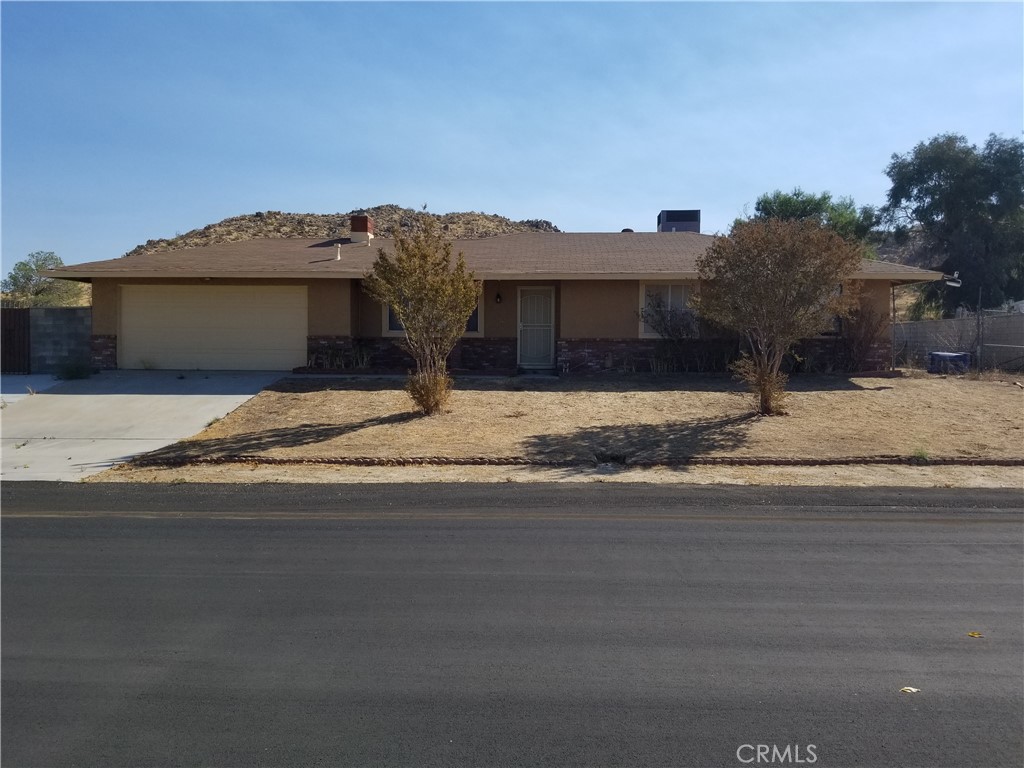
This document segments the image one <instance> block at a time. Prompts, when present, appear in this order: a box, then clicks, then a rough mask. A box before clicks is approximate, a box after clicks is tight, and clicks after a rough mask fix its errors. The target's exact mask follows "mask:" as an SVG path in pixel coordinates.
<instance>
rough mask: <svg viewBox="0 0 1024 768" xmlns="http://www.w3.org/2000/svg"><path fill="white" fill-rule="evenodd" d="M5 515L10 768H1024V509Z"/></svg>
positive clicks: (136, 510)
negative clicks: (404, 767)
mask: <svg viewBox="0 0 1024 768" xmlns="http://www.w3.org/2000/svg"><path fill="white" fill-rule="evenodd" d="M0 493H2V501H3V519H2V535H3V540H2V576H3V581H2V607H0V610H2V621H3V625H2V632H3V635H2V654H3V659H2V661H3V665H2V744H0V746H2V759H3V765H4V766H5V768H8V767H10V766H29V765H37V766H70V765H103V766H120V765H124V766H128V765H131V766H141V765H154V766H164V765H188V766H199V765H202V766H262V765H274V766H299V765H303V766H305V765H323V766H385V765H407V766H434V765H444V766H492V765H494V766H499V765H500V766H521V765H538V766H570V765H580V766H582V765H587V766H613V765H614V766H742V765H745V764H746V765H767V764H769V760H768V759H769V758H771V757H773V755H772V753H771V751H770V748H771V747H772V746H774V747H776V750H777V751H776V753H775V755H774V757H776V758H779V759H775V760H774V762H772V763H771V764H775V765H785V764H788V765H797V764H803V765H808V764H813V765H816V766H828V767H831V766H854V765H857V766H861V765H864V766H897V765H899V766H985V767H986V768H987V767H988V766H1003V765H1005V766H1020V765H1021V764H1022V763H1024V740H1022V722H1024V693H1022V690H1024V669H1022V666H1024V661H1022V660H1024V637H1022V635H1024V629H1022V627H1024V540H1022V509H1021V507H1022V499H1021V493H1020V492H1010V493H1008V492H999V491H938V490H926V491H910V490H905V491H904V490H899V489H888V490H887V489H883V490H868V491H858V490H855V489H829V490H825V489H763V488H761V489H759V488H753V489H751V488H709V487H688V488H670V487H669V488H666V487H660V488H659V487H656V488H650V487H635V486H634V487H631V486H626V487H612V486H602V485H587V486H576V487H572V486H568V487H567V486H564V485H562V486H558V487H551V486H547V487H545V486H540V487H537V486H530V487H524V486H408V487H401V486H391V487H374V486H358V487H356V486H298V487H296V486H230V487H223V486H202V487H197V486H124V485H119V486H98V485H76V484H69V485H59V484H36V483H17V484H6V485H4V486H3V488H2V489H0ZM968 632H980V633H981V634H982V635H983V637H979V638H972V637H969V636H968V634H967V633H968ZM904 686H912V687H914V688H918V689H920V691H919V692H918V693H900V689H901V688H903V687H904ZM744 745H749V747H745V746H744ZM758 745H766V749H767V750H768V751H766V752H763V753H762V754H764V755H765V759H762V760H760V761H758V760H757V759H756V757H757V754H758V753H757V748H758ZM787 747H788V748H789V751H788V753H786V752H785V751H784V750H785V749H786V748H787ZM737 750H739V754H737ZM787 755H788V757H789V760H788V761H785V760H783V759H781V758H784V757H786V756H787ZM740 758H742V759H743V760H742V761H741V759H740ZM812 758H813V759H812ZM744 761H749V762H744Z"/></svg>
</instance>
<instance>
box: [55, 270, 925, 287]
mask: <svg viewBox="0 0 1024 768" xmlns="http://www.w3.org/2000/svg"><path fill="white" fill-rule="evenodd" d="M42 274H43V275H45V276H46V277H56V278H60V279H61V280H77V281H79V282H83V283H91V282H92V281H93V280H95V279H98V278H99V279H107V280H125V279H141V280H346V279H347V280H359V279H362V278H363V277H365V273H363V272H357V271H351V270H349V271H344V270H338V271H335V272H304V271H298V270H297V271H288V272H285V271H281V272H277V271H275V272H266V271H245V272H240V271H222V270H221V271H219V270H210V271H203V272H200V271H198V270H194V271H191V272H187V273H184V272H183V273H180V274H172V273H168V272H167V271H166V270H141V269H131V270H127V269H126V270H102V271H96V272H91V273H89V274H83V273H81V272H76V271H72V270H67V269H48V270H45V271H44V272H43V273H42ZM475 276H476V278H477V279H478V280H524V281H525V280H534V281H535V280H698V279H700V276H699V275H698V274H697V273H696V272H589V273H588V272H476V273H475ZM942 277H943V275H942V273H941V272H918V273H915V274H913V275H908V274H907V273H906V272H897V271H893V272H874V271H871V272H863V271H860V272H856V273H855V274H854V275H853V279H854V280H884V281H887V282H890V283H892V284H894V285H911V284H914V283H930V282H935V281H938V280H941V279H942Z"/></svg>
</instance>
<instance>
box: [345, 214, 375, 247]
mask: <svg viewBox="0 0 1024 768" xmlns="http://www.w3.org/2000/svg"><path fill="white" fill-rule="evenodd" d="M350 228H351V230H352V234H351V236H350V239H351V240H352V242H353V243H366V244H367V245H369V244H370V241H371V240H373V219H371V218H370V217H369V216H367V215H366V214H365V213H356V214H353V215H352V217H351V218H350Z"/></svg>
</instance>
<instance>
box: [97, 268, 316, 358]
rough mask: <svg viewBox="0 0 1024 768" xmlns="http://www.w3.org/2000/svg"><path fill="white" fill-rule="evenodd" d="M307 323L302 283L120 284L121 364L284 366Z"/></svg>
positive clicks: (299, 351)
mask: <svg viewBox="0 0 1024 768" xmlns="http://www.w3.org/2000/svg"><path fill="white" fill-rule="evenodd" d="M306 328H307V320H306V288H305V286H248V285H244V286H243V285H209V286H208V285H123V286H121V318H120V333H119V334H118V351H117V352H118V353H117V359H118V366H119V367H121V368H164V369H167V368H171V369H176V368H181V369H190V370H194V369H197V368H198V369H202V370H249V371H254V370H268V371H279V370H287V369H291V368H295V367H296V366H300V365H305V364H306Z"/></svg>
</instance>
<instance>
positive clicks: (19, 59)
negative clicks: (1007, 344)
mask: <svg viewBox="0 0 1024 768" xmlns="http://www.w3.org/2000/svg"><path fill="white" fill-rule="evenodd" d="M0 13H2V91H0V96H2V105H0V106H2V117H0V120H2V125H0V128H2V136H0V142H2V144H0V148H2V171H0V173H2V177H0V181H2V227H3V229H2V251H3V272H4V274H6V273H7V271H8V270H9V269H10V267H11V265H13V263H14V262H16V261H18V260H20V259H22V258H24V257H25V255H27V254H28V253H29V252H31V251H35V250H52V251H56V252H57V253H58V254H59V255H60V256H61V257H62V258H63V259H64V261H65V262H66V263H78V262H82V261H91V260H95V259H104V258H113V257H116V256H120V255H121V254H122V253H124V252H125V251H127V250H130V249H131V248H133V247H134V246H135V245H137V244H138V243H140V242H144V241H145V240H147V239H149V238H157V237H170V236H174V235H175V234H176V233H184V232H186V231H188V230H190V229H194V228H196V227H201V226H204V225H206V224H210V223H213V222H216V221H219V220H221V219H223V218H226V217H228V216H234V215H238V214H243V213H252V212H255V211H262V210H282V211H292V212H303V213H306V212H312V213H333V212H339V211H341V212H344V211H348V210H351V209H353V208H358V207H365V206H372V205H378V204H382V203H398V204H400V205H406V206H411V207H419V206H421V205H423V204H424V203H427V204H428V205H429V208H430V210H432V211H434V212H437V213H444V212H447V211H469V210H472V211H483V212H486V213H500V214H502V215H505V216H509V217H511V218H513V219H521V218H545V219H550V220H551V221H553V222H554V223H555V224H557V225H558V226H559V227H561V228H562V229H563V230H566V231H576V232H588V231H618V230H620V229H622V228H623V227H632V228H633V229H636V230H637V231H649V230H653V229H654V226H655V217H656V215H657V213H658V211H660V210H661V209H663V208H700V209H701V210H702V212H703V213H702V224H703V230H704V231H705V232H715V231H724V230H726V229H728V226H729V224H730V223H731V221H732V220H733V219H734V218H735V217H736V216H737V215H740V214H742V213H743V211H744V206H748V208H750V209H752V206H753V202H754V200H755V199H756V198H757V196H758V195H760V194H762V193H763V192H768V191H771V190H773V189H776V188H779V189H784V190H788V189H792V188H793V187H794V186H801V187H802V188H804V189H805V190H808V191H813V192H819V191H823V190H829V191H831V192H832V193H833V194H834V195H850V196H852V197H853V198H854V199H855V200H856V202H857V203H858V204H863V203H874V204H878V203H881V202H882V201H883V198H884V195H885V192H886V190H887V189H888V179H887V178H886V176H885V175H884V173H883V170H884V168H885V166H886V164H887V163H888V161H889V158H890V155H891V154H892V153H893V152H907V151H909V150H911V149H912V148H913V146H914V145H915V144H916V143H917V142H919V141H922V140H926V139H928V138H930V137H932V136H934V135H936V134H938V133H943V132H956V133H962V134H964V135H966V136H967V138H968V139H970V140H971V141H973V142H977V143H979V144H980V143H981V142H983V141H984V140H985V138H986V137H987V135H988V134H989V133H997V134H1001V135H1003V136H1018V137H1020V136H1021V135H1022V133H1021V132H1022V129H1024V6H1022V4H1021V3H1019V2H1015V3H1002V4H981V3H970V4H957V3H936V4H933V3H909V4H894V3H857V4H839V3H827V4H826V3H821V4H818V3H797V4H768V3H755V4H747V3H707V4H705V3H650V4H647V3H622V4H619V3H565V4H546V3H519V4H504V3H445V4H431V3H414V4H406V3H367V4H360V3H160V4H156V3H96V4H93V3H71V4H63V3H24V2H4V3H3V4H2V8H0Z"/></svg>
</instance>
